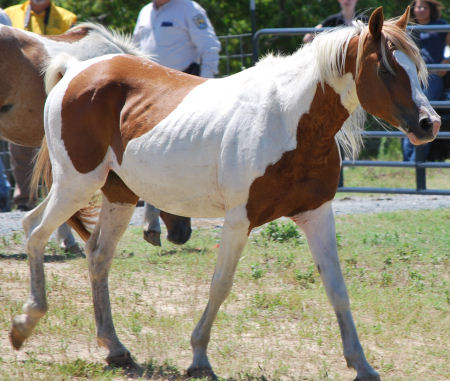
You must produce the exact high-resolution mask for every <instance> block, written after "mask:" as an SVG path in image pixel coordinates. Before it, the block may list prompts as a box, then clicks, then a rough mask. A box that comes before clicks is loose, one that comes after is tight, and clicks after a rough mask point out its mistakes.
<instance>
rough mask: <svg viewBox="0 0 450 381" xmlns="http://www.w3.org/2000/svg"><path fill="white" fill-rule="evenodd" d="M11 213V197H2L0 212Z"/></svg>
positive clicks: (0, 198)
mask: <svg viewBox="0 0 450 381" xmlns="http://www.w3.org/2000/svg"><path fill="white" fill-rule="evenodd" d="M9 211H11V207H10V206H9V197H8V196H2V197H0V212H9Z"/></svg>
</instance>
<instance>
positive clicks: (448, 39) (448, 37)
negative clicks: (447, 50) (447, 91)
mask: <svg viewBox="0 0 450 381" xmlns="http://www.w3.org/2000/svg"><path fill="white" fill-rule="evenodd" d="M445 44H446V45H447V46H449V47H450V32H449V33H447V35H446V36H445ZM441 63H443V64H448V63H450V59H447V58H446V59H444V60H442V61H441ZM447 73H448V70H440V71H437V72H436V74H437V75H438V76H439V77H443V76H444V75H446V74H447Z"/></svg>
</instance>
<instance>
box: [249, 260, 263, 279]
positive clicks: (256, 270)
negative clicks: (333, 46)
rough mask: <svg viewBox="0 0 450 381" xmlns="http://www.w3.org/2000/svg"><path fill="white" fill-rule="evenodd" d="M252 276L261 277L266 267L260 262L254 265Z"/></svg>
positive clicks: (254, 277)
mask: <svg viewBox="0 0 450 381" xmlns="http://www.w3.org/2000/svg"><path fill="white" fill-rule="evenodd" d="M251 268H252V278H253V279H259V278H262V277H263V276H264V269H262V268H261V266H260V265H259V264H254V265H252V267H251Z"/></svg>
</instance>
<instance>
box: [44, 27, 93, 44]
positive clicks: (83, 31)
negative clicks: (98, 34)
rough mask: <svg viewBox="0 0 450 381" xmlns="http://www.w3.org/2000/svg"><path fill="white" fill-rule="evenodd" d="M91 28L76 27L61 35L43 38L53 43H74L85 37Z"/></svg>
mask: <svg viewBox="0 0 450 381" xmlns="http://www.w3.org/2000/svg"><path fill="white" fill-rule="evenodd" d="M92 30H93V29H92V28H89V27H86V26H83V27H77V28H74V29H69V30H68V31H67V32H65V33H62V34H55V35H52V36H48V35H47V36H45V38H48V39H49V40H54V41H61V42H69V43H71V42H76V41H79V40H81V39H82V38H84V37H86V36H87V35H88V33H89V32H90V31H92Z"/></svg>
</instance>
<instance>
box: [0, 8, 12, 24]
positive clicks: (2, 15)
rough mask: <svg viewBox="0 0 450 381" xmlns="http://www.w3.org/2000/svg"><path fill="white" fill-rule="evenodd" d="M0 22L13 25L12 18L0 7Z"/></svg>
mask: <svg viewBox="0 0 450 381" xmlns="http://www.w3.org/2000/svg"><path fill="white" fill-rule="evenodd" d="M0 24H3V25H8V26H12V24H11V20H10V18H9V17H8V15H7V14H6V12H5V11H4V10H3V9H0Z"/></svg>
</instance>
